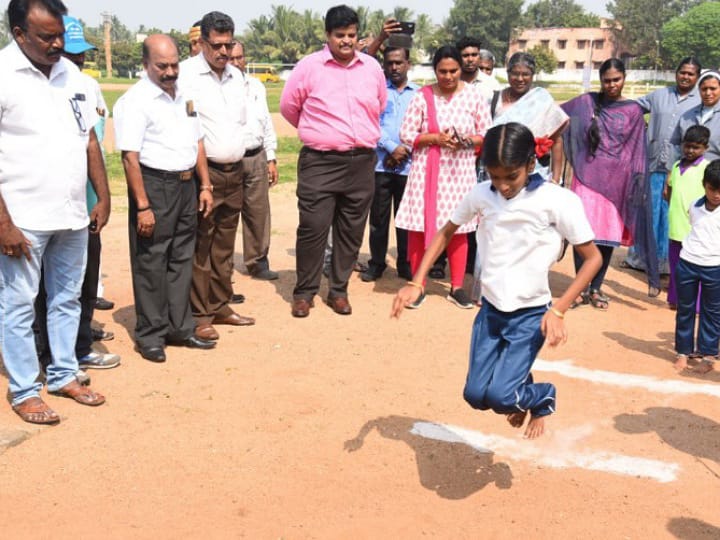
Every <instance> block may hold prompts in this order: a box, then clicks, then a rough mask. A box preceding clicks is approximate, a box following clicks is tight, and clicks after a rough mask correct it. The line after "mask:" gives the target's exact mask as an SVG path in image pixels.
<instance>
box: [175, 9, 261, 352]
mask: <svg viewBox="0 0 720 540" xmlns="http://www.w3.org/2000/svg"><path fill="white" fill-rule="evenodd" d="M234 32H235V25H234V23H233V21H232V19H231V18H230V17H229V16H227V15H225V14H224V13H220V12H218V11H212V12H210V13H207V14H206V15H205V16H204V17H203V18H202V20H201V21H200V54H198V55H197V56H194V57H192V58H189V59H187V60H185V61H183V63H182V64H181V65H180V79H179V80H178V85H179V86H180V88H181V89H182V91H183V92H184V93H185V94H186V95H188V96H189V97H190V98H191V99H192V100H193V104H194V107H195V111H197V114H198V118H199V119H200V124H201V126H202V131H203V134H204V137H205V138H204V143H205V149H206V151H207V162H208V167H209V171H210V182H211V183H212V185H213V188H214V191H213V197H214V201H215V205H214V208H213V211H212V213H211V214H210V215H209V216H208V217H207V218H206V219H202V220H200V222H199V224H198V234H197V243H196V246H195V259H194V263H193V285H192V293H191V295H190V301H191V304H192V310H193V316H194V317H195V321H196V322H197V327H196V329H195V335H196V336H197V337H199V338H202V339H210V340H216V339H218V338H219V337H220V336H219V334H218V333H217V331H216V330H215V328H213V326H212V325H213V324H230V325H233V326H248V325H252V324H255V319H253V318H251V317H243V316H242V315H239V314H237V313H235V311H233V309H232V308H231V307H230V305H229V304H230V301H231V300H232V296H233V290H232V272H233V257H234V255H235V235H236V234H237V228H238V223H239V221H240V212H241V210H242V208H243V161H242V160H243V157H244V155H245V128H246V124H247V115H248V112H247V106H246V102H247V97H246V93H247V91H246V88H245V80H244V78H243V75H242V73H241V72H240V71H239V70H238V69H236V68H235V67H233V66H232V65H230V63H229V59H230V51H231V50H232V48H233V47H234V46H235V39H234V38H233V33H234Z"/></svg>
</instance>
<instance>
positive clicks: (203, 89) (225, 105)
mask: <svg viewBox="0 0 720 540" xmlns="http://www.w3.org/2000/svg"><path fill="white" fill-rule="evenodd" d="M178 86H179V87H180V89H181V90H182V92H183V94H185V95H186V96H188V99H191V100H192V101H193V104H194V107H195V110H196V111H197V113H198V116H199V118H200V123H201V125H202V131H203V135H204V139H203V144H204V145H205V152H206V153H207V157H208V159H209V160H211V161H215V162H217V163H235V162H237V161H240V160H241V159H242V157H243V156H244V155H245V128H246V124H247V110H246V103H247V90H246V88H245V79H244V78H243V74H242V72H241V71H240V70H239V69H237V68H236V67H234V66H231V65H230V64H228V65H227V66H226V67H225V71H224V72H223V75H222V78H221V79H218V77H217V75H215V72H214V71H213V70H212V69H210V66H209V65H208V63H207V61H206V60H205V57H204V56H203V55H202V53H201V54H198V55H197V56H193V57H192V58H188V59H187V60H184V61H182V62H181V63H180V75H179V78H178Z"/></svg>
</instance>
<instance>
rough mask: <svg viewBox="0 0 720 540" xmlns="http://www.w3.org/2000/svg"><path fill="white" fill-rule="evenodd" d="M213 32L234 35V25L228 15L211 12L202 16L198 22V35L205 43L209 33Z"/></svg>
mask: <svg viewBox="0 0 720 540" xmlns="http://www.w3.org/2000/svg"><path fill="white" fill-rule="evenodd" d="M211 30H214V31H215V32H217V33H218V34H227V33H228V32H230V33H231V34H234V33H235V23H234V22H233V20H232V18H231V17H230V15H225V13H221V12H220V11H211V12H210V13H206V14H205V15H203V18H202V20H201V21H200V35H201V36H202V38H203V39H204V40H205V41H207V40H208V39H209V38H210V31H211Z"/></svg>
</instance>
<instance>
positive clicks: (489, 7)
mask: <svg viewBox="0 0 720 540" xmlns="http://www.w3.org/2000/svg"><path fill="white" fill-rule="evenodd" d="M522 5H523V0H503V1H502V2H498V1H496V0H455V5H454V6H453V7H452V8H451V9H450V16H449V17H448V18H447V20H446V21H445V25H444V26H445V30H446V32H447V35H448V37H450V39H451V42H453V43H454V42H455V41H457V40H458V39H460V38H461V37H463V36H473V37H477V38H480V39H481V40H482V41H483V42H484V43H485V44H486V45H485V46H486V48H488V49H490V50H491V51H493V53H494V54H495V56H496V57H497V58H500V59H502V58H505V55H506V54H507V49H508V43H509V42H510V37H511V34H512V32H513V30H514V29H515V27H516V26H517V24H518V21H519V20H520V18H521V14H522V13H521V8H522Z"/></svg>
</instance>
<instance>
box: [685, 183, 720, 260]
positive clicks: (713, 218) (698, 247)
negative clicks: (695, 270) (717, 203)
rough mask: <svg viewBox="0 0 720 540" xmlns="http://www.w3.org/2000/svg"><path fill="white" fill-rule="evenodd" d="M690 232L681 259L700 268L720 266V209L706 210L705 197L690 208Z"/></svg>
mask: <svg viewBox="0 0 720 540" xmlns="http://www.w3.org/2000/svg"><path fill="white" fill-rule="evenodd" d="M690 226H691V227H692V228H691V229H690V232H689V233H688V235H687V236H686V237H685V240H683V242H682V250H680V258H681V259H683V260H686V261H688V262H691V263H693V264H697V265H698V266H720V208H716V209H715V210H713V211H712V212H711V211H709V210H708V209H707V208H705V197H702V198H700V199H698V200H697V201H696V202H695V203H693V204H692V206H690Z"/></svg>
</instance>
